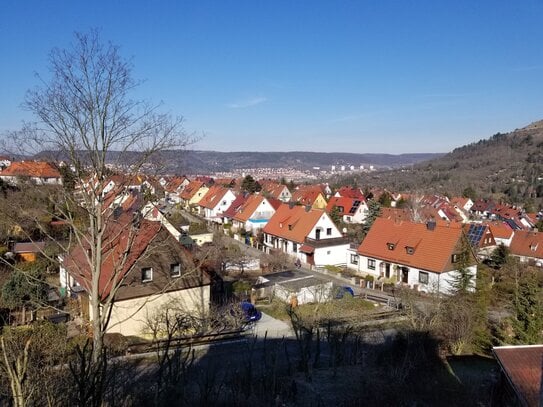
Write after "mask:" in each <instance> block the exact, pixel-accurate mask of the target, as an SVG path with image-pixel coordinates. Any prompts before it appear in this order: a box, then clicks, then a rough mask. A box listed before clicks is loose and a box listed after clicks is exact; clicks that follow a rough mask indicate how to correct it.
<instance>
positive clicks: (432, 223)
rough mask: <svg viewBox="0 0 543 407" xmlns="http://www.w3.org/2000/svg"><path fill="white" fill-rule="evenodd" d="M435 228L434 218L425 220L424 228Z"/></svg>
mask: <svg viewBox="0 0 543 407" xmlns="http://www.w3.org/2000/svg"><path fill="white" fill-rule="evenodd" d="M435 228H436V221H435V219H430V220H428V221H427V222H426V229H428V230H434V229H435Z"/></svg>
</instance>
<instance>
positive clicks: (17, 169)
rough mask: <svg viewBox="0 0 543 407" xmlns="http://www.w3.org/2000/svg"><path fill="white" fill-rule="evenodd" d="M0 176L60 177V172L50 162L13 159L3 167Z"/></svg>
mask: <svg viewBox="0 0 543 407" xmlns="http://www.w3.org/2000/svg"><path fill="white" fill-rule="evenodd" d="M0 176H10V177H37V178H60V177H61V175H60V172H59V171H58V169H57V168H56V167H55V166H54V165H53V164H51V163H48V162H45V161H15V162H12V163H11V165H10V166H9V167H7V168H6V169H4V170H3V171H2V172H1V173H0Z"/></svg>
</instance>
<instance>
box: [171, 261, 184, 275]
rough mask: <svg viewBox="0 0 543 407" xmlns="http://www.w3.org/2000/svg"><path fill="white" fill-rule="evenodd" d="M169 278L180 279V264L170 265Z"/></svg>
mask: <svg viewBox="0 0 543 407" xmlns="http://www.w3.org/2000/svg"><path fill="white" fill-rule="evenodd" d="M176 269H177V270H176ZM170 277H181V264H179V263H172V264H170Z"/></svg>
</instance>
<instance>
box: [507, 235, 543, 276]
mask: <svg viewBox="0 0 543 407" xmlns="http://www.w3.org/2000/svg"><path fill="white" fill-rule="evenodd" d="M509 250H510V251H511V255H512V256H515V257H518V258H519V259H520V261H521V262H523V263H529V264H533V265H535V266H539V267H543V232H538V231H537V230H533V231H528V230H517V231H515V234H514V235H513V239H512V240H511V245H510V246H509Z"/></svg>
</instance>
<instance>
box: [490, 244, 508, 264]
mask: <svg viewBox="0 0 543 407" xmlns="http://www.w3.org/2000/svg"><path fill="white" fill-rule="evenodd" d="M508 261H509V248H508V247H506V246H505V245H504V244H503V243H502V244H500V245H499V246H498V247H496V248H495V249H494V251H493V252H492V253H491V254H490V258H489V265H490V266H491V267H492V268H494V269H496V270H498V269H500V268H501V267H502V266H503V265H504V264H506V263H507V262H508Z"/></svg>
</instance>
